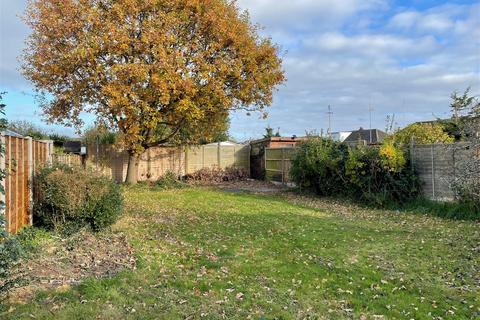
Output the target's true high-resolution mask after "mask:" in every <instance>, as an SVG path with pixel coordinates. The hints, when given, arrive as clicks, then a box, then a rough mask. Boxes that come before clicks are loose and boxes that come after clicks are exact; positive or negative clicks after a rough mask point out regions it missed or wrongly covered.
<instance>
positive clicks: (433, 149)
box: [431, 144, 437, 200]
mask: <svg viewBox="0 0 480 320" xmlns="http://www.w3.org/2000/svg"><path fill="white" fill-rule="evenodd" d="M431 154H432V196H433V200H436V199H437V197H436V190H435V145H434V144H432V145H431Z"/></svg>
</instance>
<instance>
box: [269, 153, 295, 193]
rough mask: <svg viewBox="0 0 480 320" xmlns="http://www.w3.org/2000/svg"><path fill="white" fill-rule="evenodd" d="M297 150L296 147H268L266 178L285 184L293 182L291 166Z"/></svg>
mask: <svg viewBox="0 0 480 320" xmlns="http://www.w3.org/2000/svg"><path fill="white" fill-rule="evenodd" d="M296 150H297V149H295V148H266V149H265V172H266V173H265V179H266V180H268V181H275V182H281V183H283V184H288V183H291V182H292V181H291V179H290V168H291V167H292V160H293V158H294V157H295V153H296Z"/></svg>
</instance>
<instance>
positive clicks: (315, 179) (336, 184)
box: [290, 137, 347, 196]
mask: <svg viewBox="0 0 480 320" xmlns="http://www.w3.org/2000/svg"><path fill="white" fill-rule="evenodd" d="M298 149H299V150H298V152H297V154H296V156H295V158H294V159H293V165H292V168H291V171H290V174H291V176H292V179H293V181H295V182H296V183H297V185H298V186H299V187H300V188H304V189H311V190H313V191H315V192H316V193H317V194H319V195H322V196H333V195H335V194H338V193H339V192H340V193H342V192H343V191H344V184H345V157H346V153H347V149H346V147H344V146H342V145H340V144H339V143H337V142H334V141H333V140H330V139H323V138H317V137H313V138H310V139H309V140H308V142H306V143H302V144H300V146H299V148H298Z"/></svg>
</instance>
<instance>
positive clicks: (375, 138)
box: [344, 128, 387, 144]
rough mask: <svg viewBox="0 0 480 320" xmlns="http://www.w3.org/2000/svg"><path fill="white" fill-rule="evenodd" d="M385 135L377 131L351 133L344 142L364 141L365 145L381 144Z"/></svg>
mask: <svg viewBox="0 0 480 320" xmlns="http://www.w3.org/2000/svg"><path fill="white" fill-rule="evenodd" d="M386 135H387V134H386V133H385V132H383V131H382V130H378V129H363V128H360V129H359V130H356V131H353V132H352V133H351V134H350V135H349V136H348V137H347V139H345V141H344V142H358V141H366V142H367V143H369V144H370V143H381V142H383V140H384V139H385V136H386Z"/></svg>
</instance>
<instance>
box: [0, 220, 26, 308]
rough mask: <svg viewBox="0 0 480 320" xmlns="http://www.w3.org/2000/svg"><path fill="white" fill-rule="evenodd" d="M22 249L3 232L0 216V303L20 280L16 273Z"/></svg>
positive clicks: (2, 222) (2, 221) (13, 238)
mask: <svg viewBox="0 0 480 320" xmlns="http://www.w3.org/2000/svg"><path fill="white" fill-rule="evenodd" d="M22 256H23V249H22V246H21V244H20V242H19V241H18V240H17V239H16V238H15V237H12V236H8V235H7V232H6V231H5V219H4V218H3V216H2V215H0V302H1V301H3V300H4V299H5V297H6V296H7V294H8V292H9V291H10V289H12V288H13V287H15V286H16V285H17V284H19V283H20V282H21V281H22V280H21V277H20V275H19V274H18V271H17V266H18V263H19V260H20V258H21V257H22Z"/></svg>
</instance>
